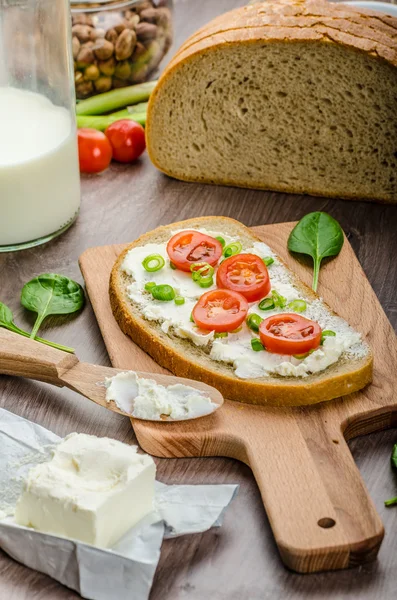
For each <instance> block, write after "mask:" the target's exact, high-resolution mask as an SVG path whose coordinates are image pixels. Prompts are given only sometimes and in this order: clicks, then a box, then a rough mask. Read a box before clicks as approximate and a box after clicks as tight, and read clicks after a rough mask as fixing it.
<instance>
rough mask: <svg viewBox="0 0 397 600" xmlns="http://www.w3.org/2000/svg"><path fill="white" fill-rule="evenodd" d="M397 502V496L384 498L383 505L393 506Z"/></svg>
mask: <svg viewBox="0 0 397 600" xmlns="http://www.w3.org/2000/svg"><path fill="white" fill-rule="evenodd" d="M396 504H397V496H396V497H395V498H390V500H385V506H395V505H396Z"/></svg>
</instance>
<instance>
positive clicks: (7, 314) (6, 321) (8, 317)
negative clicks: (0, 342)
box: [0, 302, 16, 330]
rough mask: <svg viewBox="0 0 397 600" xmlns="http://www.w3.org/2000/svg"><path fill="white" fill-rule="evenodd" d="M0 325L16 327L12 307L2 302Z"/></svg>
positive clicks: (0, 305) (9, 327) (10, 327)
mask: <svg viewBox="0 0 397 600" xmlns="http://www.w3.org/2000/svg"><path fill="white" fill-rule="evenodd" d="M0 327H5V329H11V330H12V329H13V328H14V327H16V325H14V316H13V314H12V311H11V309H9V308H8V306H6V305H5V304H3V303H2V302H0Z"/></svg>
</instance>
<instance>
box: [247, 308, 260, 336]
mask: <svg viewBox="0 0 397 600" xmlns="http://www.w3.org/2000/svg"><path fill="white" fill-rule="evenodd" d="M262 321H263V319H262V317H260V316H259V315H256V314H254V313H253V314H252V315H249V317H248V318H247V325H248V327H249V328H250V329H252V331H256V332H258V331H259V325H260V324H261V323H262Z"/></svg>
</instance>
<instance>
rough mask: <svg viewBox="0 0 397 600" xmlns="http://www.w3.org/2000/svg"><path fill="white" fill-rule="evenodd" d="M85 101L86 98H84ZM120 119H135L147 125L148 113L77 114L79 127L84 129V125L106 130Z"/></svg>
mask: <svg viewBox="0 0 397 600" xmlns="http://www.w3.org/2000/svg"><path fill="white" fill-rule="evenodd" d="M84 102H85V100H84ZM120 119H130V120H131V121H135V122H136V123H139V124H140V125H145V123H146V114H145V113H136V114H133V115H132V114H128V115H126V116H125V117H119V116H117V114H116V116H115V115H104V116H98V117H94V116H88V115H80V116H79V115H77V117H76V120H77V128H78V129H82V128H83V127H89V128H90V129H98V130H99V131H105V129H106V128H107V127H109V125H111V124H112V123H115V122H116V121H120Z"/></svg>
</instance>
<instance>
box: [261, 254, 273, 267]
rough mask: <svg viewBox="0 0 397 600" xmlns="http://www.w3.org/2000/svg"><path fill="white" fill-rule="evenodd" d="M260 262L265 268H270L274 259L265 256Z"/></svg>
mask: <svg viewBox="0 0 397 600" xmlns="http://www.w3.org/2000/svg"><path fill="white" fill-rule="evenodd" d="M262 260H263V262H264V263H265V265H266V266H267V267H270V265H272V264H273V263H274V258H272V257H271V256H265V258H262Z"/></svg>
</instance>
